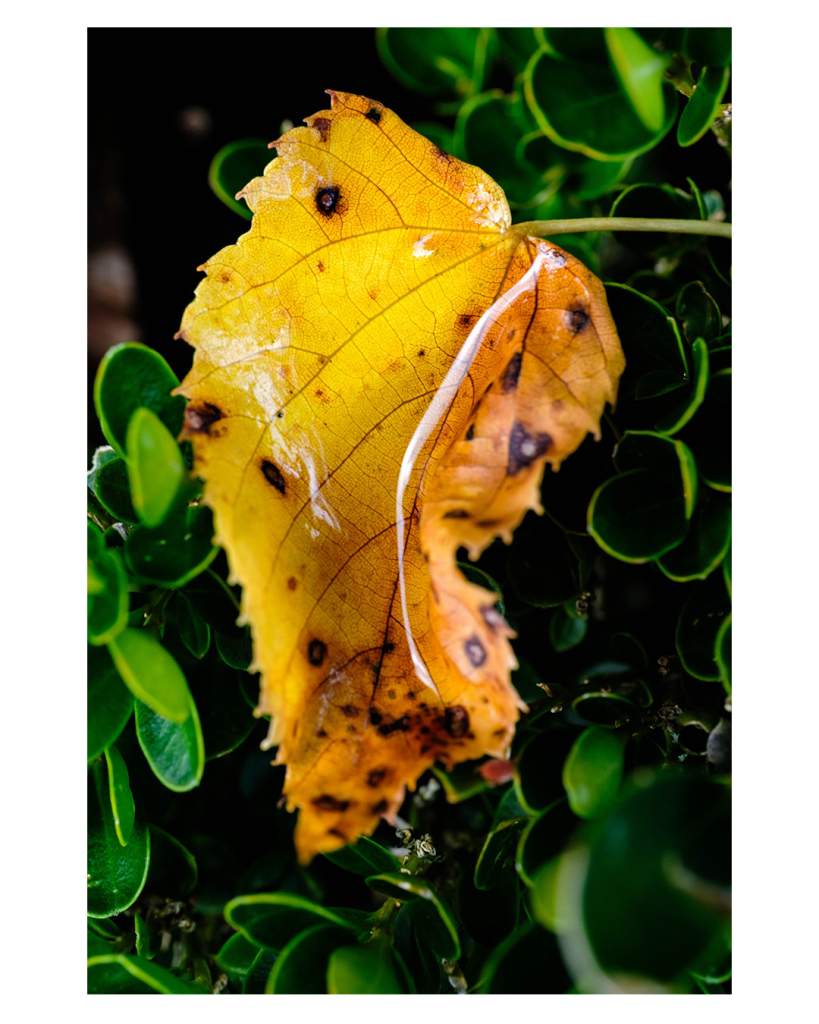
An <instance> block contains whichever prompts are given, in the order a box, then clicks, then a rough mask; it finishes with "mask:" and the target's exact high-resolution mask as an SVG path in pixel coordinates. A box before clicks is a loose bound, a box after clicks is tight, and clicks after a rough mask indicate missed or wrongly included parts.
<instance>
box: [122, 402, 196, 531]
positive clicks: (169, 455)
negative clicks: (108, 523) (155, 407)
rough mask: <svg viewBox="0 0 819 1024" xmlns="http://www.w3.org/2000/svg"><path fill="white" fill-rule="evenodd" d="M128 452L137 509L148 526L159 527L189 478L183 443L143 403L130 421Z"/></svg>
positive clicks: (129, 475)
mask: <svg viewBox="0 0 819 1024" xmlns="http://www.w3.org/2000/svg"><path fill="white" fill-rule="evenodd" d="M125 452H126V461H127V463H128V482H129V484H130V487H131V500H132V501H133V503H134V509H135V510H136V513H137V515H138V516H139V519H140V521H141V522H142V523H144V524H145V526H159V524H160V523H161V522H162V521H163V519H165V517H166V516H167V515H168V513H169V512H170V510H171V509H172V508H173V506H174V503H175V502H176V499H177V495H178V494H179V492H180V488H181V487H182V485H183V482H184V481H185V479H186V477H187V471H186V469H185V465H184V463H183V461H182V453H181V452H180V451H179V445H178V444H177V443H176V440H175V439H174V436H173V434H171V432H170V431H169V430H168V428H167V427H166V426H165V424H164V423H163V422H162V420H161V419H160V418H159V417H158V416H157V415H156V413H154V412H152V411H151V410H150V409H148V408H146V407H144V406H141V407H140V408H139V409H137V410H136V411H135V412H134V414H133V416H132V417H131V419H130V421H129V423H128V429H127V431H126V434H125Z"/></svg>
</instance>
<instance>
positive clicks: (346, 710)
mask: <svg viewBox="0 0 819 1024" xmlns="http://www.w3.org/2000/svg"><path fill="white" fill-rule="evenodd" d="M341 713H342V715H345V716H346V717H347V718H357V717H358V715H359V714H360V713H361V709H360V708H357V707H356V706H355V704H345V705H344V707H343V708H342V709H341Z"/></svg>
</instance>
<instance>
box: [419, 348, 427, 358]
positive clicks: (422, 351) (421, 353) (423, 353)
mask: <svg viewBox="0 0 819 1024" xmlns="http://www.w3.org/2000/svg"><path fill="white" fill-rule="evenodd" d="M426 354H427V351H426V349H424V348H422V349H421V351H420V352H419V353H418V358H419V359H423V358H424V356H425V355H426Z"/></svg>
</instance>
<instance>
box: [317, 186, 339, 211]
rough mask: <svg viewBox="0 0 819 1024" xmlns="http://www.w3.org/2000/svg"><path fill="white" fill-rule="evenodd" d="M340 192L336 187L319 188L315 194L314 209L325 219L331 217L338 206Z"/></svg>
mask: <svg viewBox="0 0 819 1024" xmlns="http://www.w3.org/2000/svg"><path fill="white" fill-rule="evenodd" d="M339 195H340V190H339V187H338V185H330V186H328V187H327V188H320V189H319V190H318V192H316V209H317V210H318V212H319V213H321V214H323V215H324V216H325V217H332V215H333V213H334V212H335V209H336V207H337V206H338V200H339Z"/></svg>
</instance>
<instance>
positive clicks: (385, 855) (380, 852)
mask: <svg viewBox="0 0 819 1024" xmlns="http://www.w3.org/2000/svg"><path fill="white" fill-rule="evenodd" d="M324 856H325V857H326V858H327V859H328V860H330V861H332V862H333V864H338V866H339V867H340V868H344V869H345V870H346V871H352V872H353V873H354V874H356V875H363V876H365V877H366V876H367V875H374V874H382V873H386V872H391V871H399V870H400V869H401V862H400V861H399V860H398V858H397V857H394V856H393V855H392V854H391V853H390V852H389V850H385V849H384V847H383V846H381V844H380V843H376V842H375V841H374V840H372V839H370V838H369V837H367V836H361V837H359V839H358V841H357V842H356V843H354V844H353V845H352V846H342V847H341V849H340V850H334V851H333V852H332V853H325V854H324Z"/></svg>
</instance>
